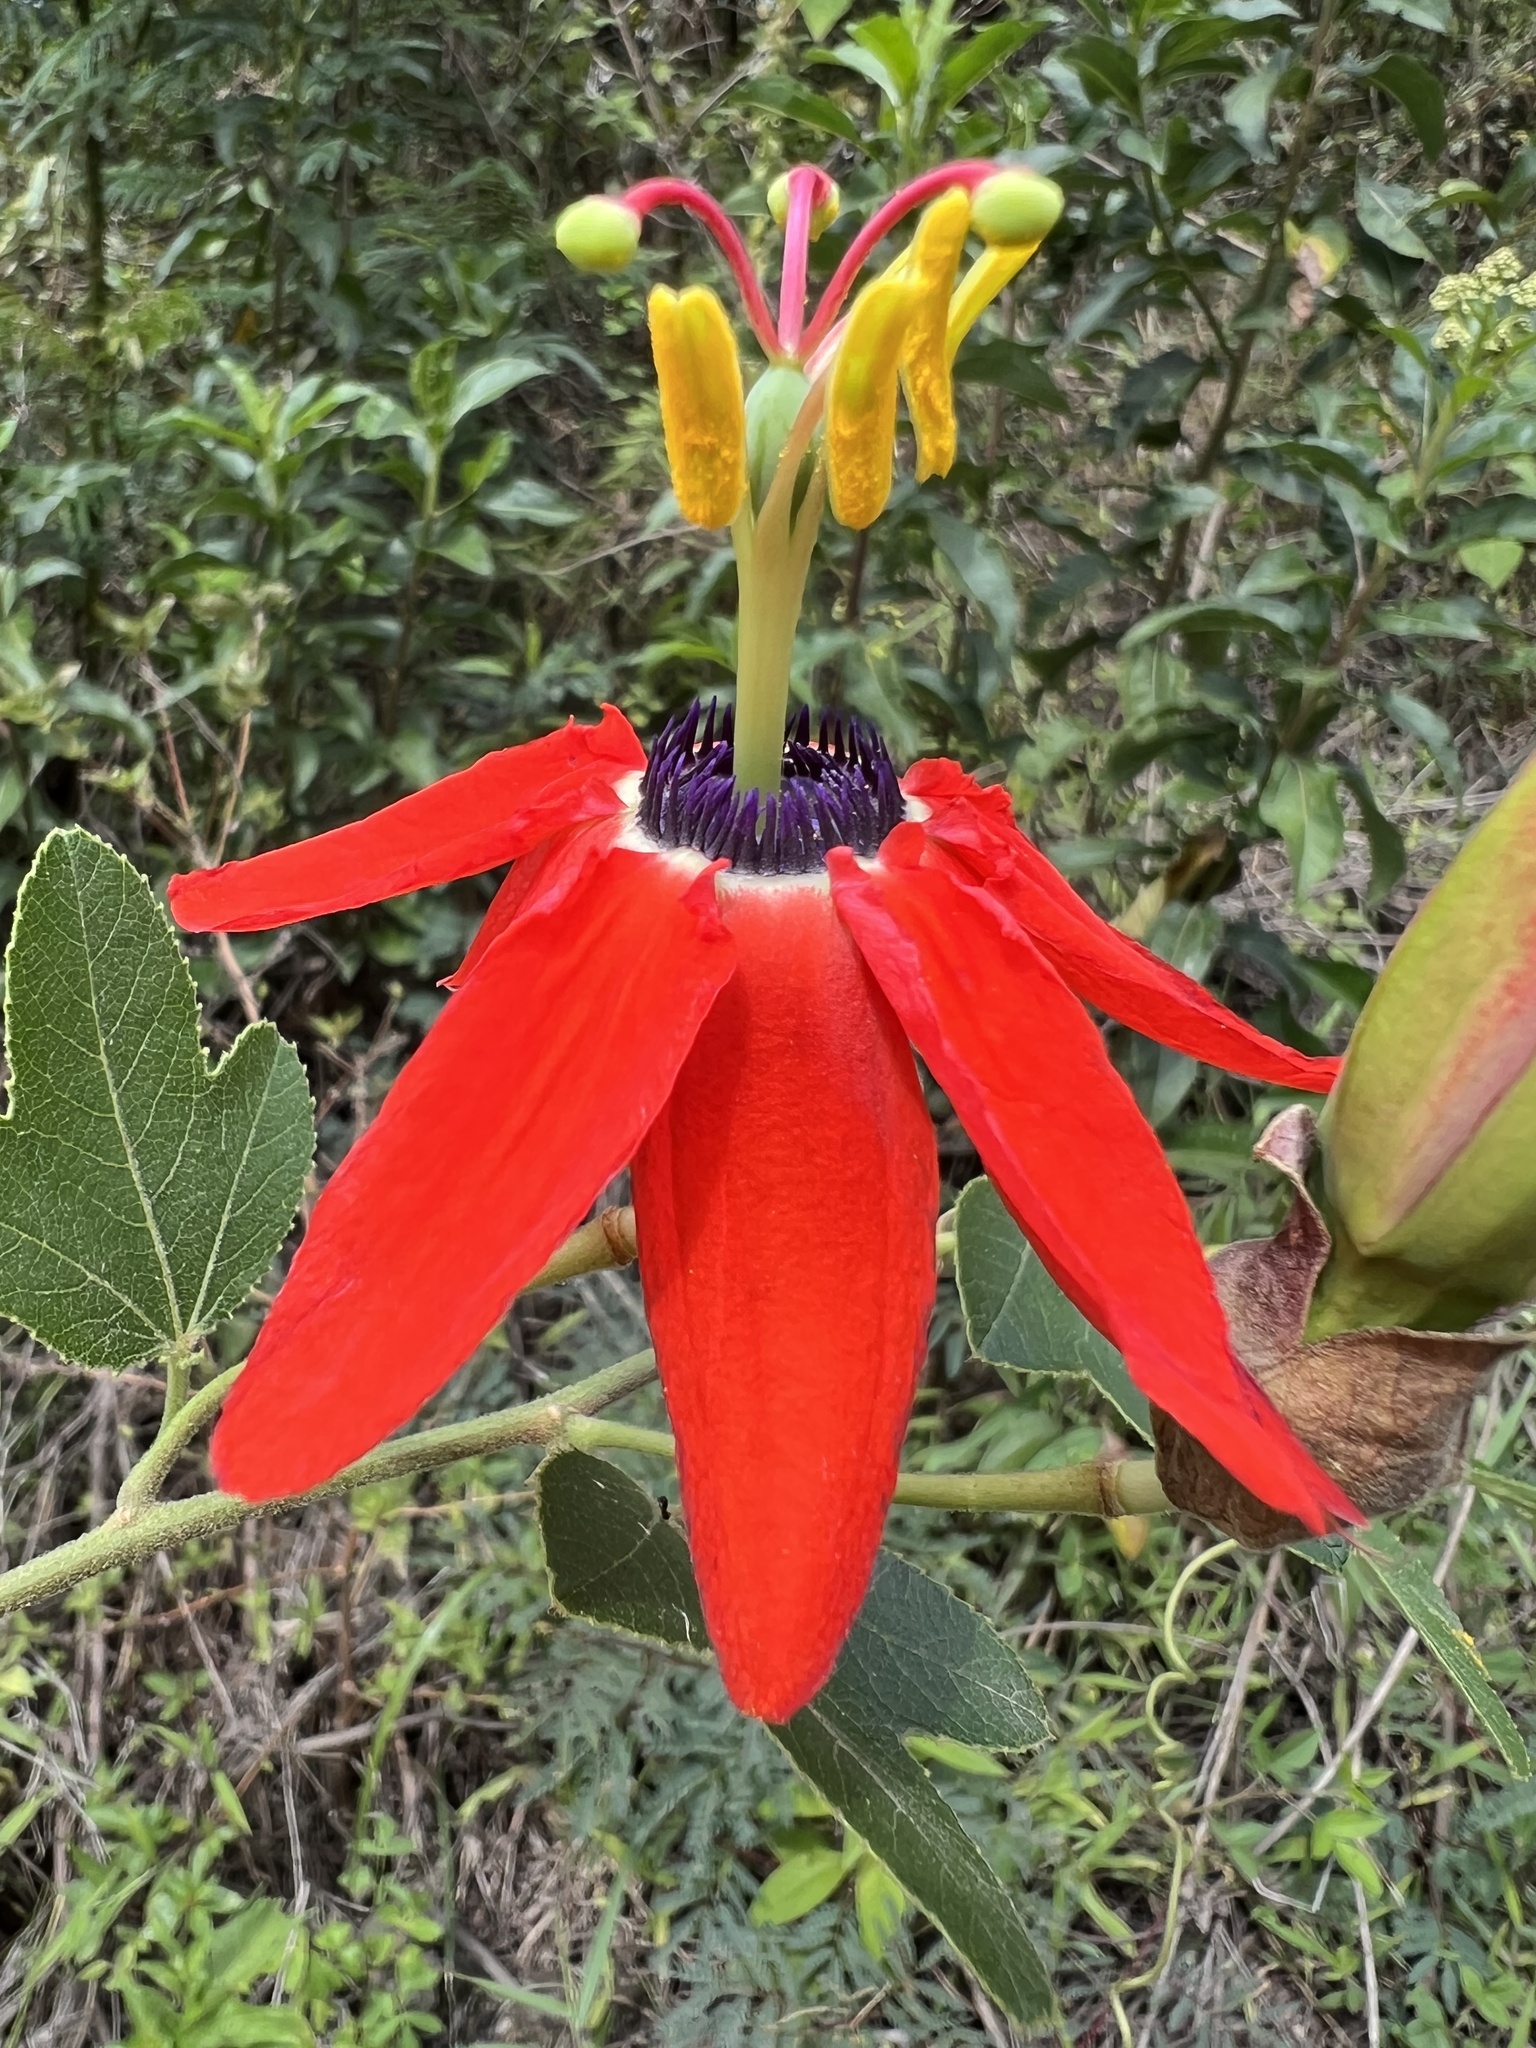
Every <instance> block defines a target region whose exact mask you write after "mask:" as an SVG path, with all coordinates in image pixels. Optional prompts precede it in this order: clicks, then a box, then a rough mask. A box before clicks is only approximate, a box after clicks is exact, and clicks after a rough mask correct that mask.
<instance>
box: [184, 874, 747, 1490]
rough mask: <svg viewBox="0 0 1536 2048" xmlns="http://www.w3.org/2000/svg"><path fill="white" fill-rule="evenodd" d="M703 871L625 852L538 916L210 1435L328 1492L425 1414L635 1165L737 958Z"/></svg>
mask: <svg viewBox="0 0 1536 2048" xmlns="http://www.w3.org/2000/svg"><path fill="white" fill-rule="evenodd" d="M713 873H714V871H713V869H707V868H701V867H700V866H699V864H698V861H697V858H696V857H695V856H689V855H681V856H679V855H665V854H647V853H638V852H631V851H628V850H618V851H615V852H611V853H609V854H608V855H607V857H606V858H605V859H603V860H602V861H600V862H599V863H597V864H596V865H595V866H589V867H588V868H587V871H586V872H585V873H584V874H583V875H582V876H581V878H580V880H579V881H578V882H577V884H576V886H575V887H574V888H573V889H571V890H569V891H568V892H565V891H562V890H560V889H558V888H556V889H554V890H552V891H551V892H550V894H549V895H548V896H547V897H545V898H542V899H540V900H537V901H535V902H534V903H533V904H532V905H531V906H530V907H528V908H527V909H525V912H524V915H523V916H522V917H521V918H520V919H519V920H518V921H517V923H515V924H514V925H513V926H512V927H511V929H510V930H508V931H507V932H505V933H504V934H503V936H502V937H501V938H500V940H498V942H497V943H496V945H495V946H494V947H493V948H492V949H491V950H490V951H489V952H488V953H487V954H486V955H485V957H484V958H483V960H482V961H481V962H480V964H479V966H478V967H477V968H476V971H475V973H474V975H473V976H472V978H471V979H470V980H469V981H468V982H467V983H466V984H465V986H464V987H463V988H462V989H460V990H459V991H458V993H457V994H456V995H454V996H452V997H450V999H449V1001H448V1004H447V1007H446V1008H445V1009H444V1011H443V1013H442V1015H441V1017H439V1019H438V1021H437V1022H436V1024H434V1025H433V1027H432V1029H431V1031H430V1032H429V1033H428V1035H427V1038H426V1040H425V1041H424V1043H423V1044H422V1047H421V1049H420V1051H419V1052H418V1053H417V1054H416V1056H415V1057H414V1058H413V1059H412V1060H411V1061H410V1062H409V1064H408V1065H407V1066H406V1068H405V1070H404V1072H403V1073H402V1074H401V1076H400V1078H399V1080H398V1081H397V1082H396V1083H395V1085H394V1087H393V1088H392V1089H391V1090H390V1093H389V1095H388V1096H387V1098H386V1099H385V1103H384V1107H383V1108H382V1109H381V1110H380V1112H379V1114H378V1116H377V1117H376V1118H375V1120H374V1122H373V1123H372V1124H371V1125H370V1127H369V1129H368V1130H367V1131H366V1132H365V1134H364V1135H363V1137H361V1138H360V1139H359V1140H358V1142H357V1144H356V1145H354V1146H353V1148H352V1150H351V1151H350V1152H349V1153H348V1154H347V1157H346V1158H345V1159H344V1160H343V1161H342V1163H341V1165H340V1167H339V1168H338V1169H337V1170H336V1172H335V1173H334V1174H333V1175H332V1176H331V1178H330V1181H329V1182H328V1183H327V1185H326V1187H325V1190H324V1192H323V1193H322V1194H321V1196H320V1199H319V1201H318V1202H317V1203H316V1204H315V1209H314V1214H313V1216H312V1217H311V1219H310V1224H309V1229H308V1231H307V1233H306V1235H305V1238H304V1242H303V1244H302V1245H301V1246H300V1248H299V1252H298V1256H297V1257H296V1258H295V1260H294V1262H293V1268H292V1270H291V1272H290V1273H289V1275H288V1279H287V1282H286V1284H285V1285H284V1287H283V1289H282V1292H281V1293H280V1294H279V1295H278V1298H277V1301H276V1304H275V1305H274V1307H273V1309H272V1312H271V1314H270V1315H269V1316H268V1318H267V1320H266V1323H265V1324H264V1325H263V1327H262V1331H261V1335H260V1337H259V1338H258V1339H257V1342H256V1348H255V1350H254V1351H253V1352H252V1354H251V1359H250V1363H249V1364H248V1365H247V1366H246V1369H245V1371H244V1372H243V1373H242V1374H241V1375H240V1378H239V1380H238V1381H237V1382H236V1384H235V1388H234V1391H233V1393H232V1394H231V1395H230V1397H229V1400H228V1402H227V1403H226V1405H225V1408H224V1414H223V1417H222V1419H221V1421H220V1423H219V1426H218V1428H217V1429H216V1430H215V1432H214V1437H213V1466H214V1471H215V1473H216V1474H217V1475H218V1479H219V1482H220V1484H221V1485H223V1486H226V1487H228V1488H229V1489H230V1490H231V1491H232V1492H234V1493H240V1494H244V1495H245V1496H246V1497H247V1498H248V1499H251V1500H268V1499H272V1498H274V1497H276V1496H279V1495H283V1494H288V1493H296V1492H300V1491H302V1490H303V1489H304V1488H306V1487H310V1486H315V1485H318V1484H319V1483H320V1482H321V1481H322V1480H325V1479H328V1478H329V1477H330V1476H331V1475H332V1474H333V1473H334V1472H337V1471H339V1470H340V1468H341V1467H342V1466H343V1465H346V1464H349V1463H350V1462H351V1461H352V1460H353V1459H354V1458H356V1457H359V1456H360V1455H361V1454H362V1453H363V1452H364V1451H366V1450H369V1449H371V1448H372V1446H373V1445H374V1444H376V1443H378V1442H379V1441H380V1440H381V1439H382V1438H383V1437H386V1436H388V1435H389V1433H390V1432H391V1430H394V1429H396V1428H398V1427H399V1425H400V1424H401V1423H402V1422H404V1421H406V1420H407V1418H408V1417H410V1416H411V1415H413V1414H414V1413H415V1412H416V1410H417V1409H418V1408H419V1407H420V1406H421V1404H422V1403H423V1402H424V1401H425V1400H426V1399H427V1398H428V1396H429V1395H431V1394H433V1393H435V1392H436V1391H437V1389H438V1388H439V1387H440V1386H441V1385H442V1384H443V1382H444V1381H445V1380H446V1379H448V1377H449V1376H450V1374H452V1373H453V1372H454V1371H455V1369H456V1368H457V1367H458V1366H460V1365H461V1364H462V1363H463V1362H464V1360H465V1359H466V1358H467V1357H468V1356H469V1355H470V1353H471V1352H472V1351H473V1350H474V1349H475V1347H476V1346H477V1345H478V1344H479V1342H480V1340H481V1339H482V1338H483V1337H484V1335H485V1333H486V1331H487V1330H488V1329H490V1327H491V1326H492V1324H493V1323H494V1322H495V1321H496V1320H497V1318H498V1317H499V1316H500V1315H502V1314H503V1313H504V1311H505V1310H506V1307H507V1305H508V1303H509V1302H510V1301H511V1299H512V1297H513V1296H514V1295H515V1294H516V1293H517V1291H518V1289H519V1288H520V1287H521V1286H523V1285H524V1283H525V1282H526V1281H527V1280H528V1279H530V1278H531V1277H532V1275H533V1274H534V1273H536V1272H537V1271H538V1270H539V1268H540V1267H541V1266H542V1265H543V1264H544V1263H545V1261H546V1260H547V1259H548V1257H549V1255H550V1253H551V1252H552V1251H554V1249H555V1247H556V1246H557V1245H558V1244H559V1243H560V1242H561V1240H562V1239H563V1238H565V1237H566V1236H568V1235H569V1233H570V1232H571V1230H572V1229H574V1227H575V1226H576V1224H577V1223H579V1222H580V1220H581V1218H582V1217H583V1216H584V1215H585V1214H586V1212H587V1210H588V1209H589V1207H590V1206H591V1204H592V1202H593V1200H594V1198H595V1197H596V1195H597V1194H598V1192H599V1191H600V1190H601V1189H602V1187H603V1186H604V1185H605V1184H606V1183H607V1182H608V1181H609V1180H610V1179H611V1178H612V1177H613V1175H614V1174H615V1173H617V1172H618V1171H619V1169H620V1168H621V1167H622V1166H624V1165H625V1164H627V1162H628V1161H629V1159H630V1157H631V1156H632V1154H633V1152H634V1149H635V1147H636V1145H637V1144H638V1143H639V1142H640V1138H641V1136H642V1134H643V1133H644V1131H645V1130H646V1128H647V1126H648V1125H649V1124H650V1123H651V1122H652V1120H653V1119H654V1118H655V1116H656V1115H657V1113H658V1112H659V1111H660V1109H661V1107H662V1105H663V1103H664V1102H665V1101H666V1099H667V1095H668V1093H669V1092H670V1090H671V1087H672V1084H673V1081H674V1079H675V1077H676V1074H677V1071H678V1068H679V1067H680V1066H681V1065H682V1063H683V1060H684V1059H685V1057H686V1055H687V1052H688V1048H689V1047H690V1045H691V1044H692V1043H693V1040H694V1036H695V1034H696V1032H697V1031H698V1028H699V1025H700V1023H701V1022H702V1020H703V1018H704V1017H705V1015H706V1014H707V1012H708V1010H709V1007H710V1005H711V1003H713V1002H714V1000H715V997H716V995H717V994H718V993H719V991H720V989H721V988H722V987H723V986H724V985H725V983H726V982H727V981H728V980H729V978H730V975H731V973H732V971H733V968H734V963H735V949H734V947H733V946H732V944H731V941H730V938H729V936H728V934H727V933H726V931H725V928H724V926H723V925H722V924H721V922H720V918H719V915H718V913H717V911H716V909H715V903H714V883H713Z"/></svg>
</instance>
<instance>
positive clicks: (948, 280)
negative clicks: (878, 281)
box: [901, 186, 971, 483]
mask: <svg viewBox="0 0 1536 2048" xmlns="http://www.w3.org/2000/svg"><path fill="white" fill-rule="evenodd" d="M970 219H971V201H970V195H969V194H968V193H967V192H965V191H964V190H963V189H962V188H961V187H959V186H956V187H955V188H954V189H953V190H952V191H949V192H946V193H944V194H943V196H942V197H941V198H938V199H936V200H935V201H934V202H933V204H932V206H930V207H929V208H928V210H927V211H926V213H924V215H923V217H922V219H921V221H919V223H918V228H917V233H916V234H915V235H914V236H913V238H912V247H911V248H910V250H909V251H908V252H907V256H906V260H905V262H904V263H903V265H902V275H903V276H904V277H905V278H906V279H907V280H908V281H909V282H910V283H911V284H912V286H913V287H914V288H915V291H916V295H917V296H916V303H915V305H914V307H913V311H912V319H911V322H910V324H909V326H908V328H907V335H906V341H905V343H904V344H903V347H902V352H901V381H902V383H903V385H904V386H905V387H906V393H907V411H908V412H909V413H910V414H911V415H912V425H913V428H914V429H915V431H916V434H917V478H918V482H919V483H921V482H922V480H923V478H924V477H926V476H946V475H948V473H949V467H950V464H951V463H952V462H953V461H954V459H955V394H954V388H953V386H952V385H951V383H950V377H949V363H950V358H949V353H948V347H947V335H948V323H949V301H950V296H951V294H952V293H953V291H954V289H955V278H956V275H957V274H958V272H959V269H960V257H961V254H962V253H963V251H964V249H965V237H966V231H967V229H968V228H969V226H970Z"/></svg>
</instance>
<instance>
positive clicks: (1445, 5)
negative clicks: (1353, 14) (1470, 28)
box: [1365, 0, 1452, 35]
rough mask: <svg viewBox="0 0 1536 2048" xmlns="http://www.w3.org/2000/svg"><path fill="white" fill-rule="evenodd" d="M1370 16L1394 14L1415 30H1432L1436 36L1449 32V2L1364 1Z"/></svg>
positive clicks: (1432, 0)
mask: <svg viewBox="0 0 1536 2048" xmlns="http://www.w3.org/2000/svg"><path fill="white" fill-rule="evenodd" d="M1365 4H1366V6H1367V7H1368V8H1369V9H1370V11H1371V13H1372V14H1394V15H1396V17H1397V19H1398V20H1399V21H1406V22H1411V23H1412V25H1413V26H1414V27H1415V28H1429V29H1433V30H1434V31H1435V32H1436V34H1437V35H1449V34H1450V32H1451V21H1452V17H1451V0H1365Z"/></svg>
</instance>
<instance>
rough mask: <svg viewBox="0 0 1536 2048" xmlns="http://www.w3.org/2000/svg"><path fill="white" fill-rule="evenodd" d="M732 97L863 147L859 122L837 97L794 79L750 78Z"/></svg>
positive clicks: (739, 102) (739, 104)
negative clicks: (837, 100) (827, 94)
mask: <svg viewBox="0 0 1536 2048" xmlns="http://www.w3.org/2000/svg"><path fill="white" fill-rule="evenodd" d="M732 98H733V99H734V100H735V101H736V103H737V105H738V106H743V107H760V108H761V109H762V110H763V112H764V113H767V114H778V115H780V116H782V117H783V118H784V119H785V120H789V121H798V122H800V124H801V125H802V127H806V128H819V129H820V130H821V131H822V132H823V134H826V135H835V136H836V137H837V138H838V140H839V141H840V142H851V143H853V144H854V146H855V147H856V148H859V149H862V148H863V146H864V141H863V137H862V136H861V135H860V133H859V129H858V124H857V122H856V121H854V120H853V118H852V117H851V115H849V114H846V113H845V112H844V111H843V109H842V108H841V107H840V106H839V105H838V104H837V102H836V100H829V99H827V98H826V97H825V96H824V95H823V94H821V93H819V92H811V91H809V90H808V89H807V87H805V86H803V85H800V84H797V83H796V81H795V80H794V79H792V78H755V79H751V80H749V81H748V83H747V84H745V85H741V86H738V87H737V89H736V91H735V93H734V94H733V95H732Z"/></svg>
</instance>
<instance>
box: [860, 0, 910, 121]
mask: <svg viewBox="0 0 1536 2048" xmlns="http://www.w3.org/2000/svg"><path fill="white" fill-rule="evenodd" d="M851 34H852V36H853V40H854V42H855V43H856V44H858V46H859V47H860V48H861V49H864V50H868V51H869V53H870V55H871V56H873V57H876V58H878V59H879V61H880V63H882V64H883V65H884V66H885V69H886V71H887V72H888V73H889V74H890V77H891V79H892V81H893V82H894V84H895V87H896V101H897V103H898V104H900V103H901V102H902V101H904V100H909V99H911V97H912V95H913V93H915V92H916V90H917V81H918V75H919V72H920V69H921V66H920V64H919V61H918V55H917V45H916V44H915V43H914V42H913V40H912V36H911V33H910V31H909V30H908V28H907V25H906V23H905V22H904V21H903V20H902V19H901V17H900V15H898V14H875V15H871V16H870V18H869V20H868V21H860V22H855V23H854V26H853V28H852V30H851Z"/></svg>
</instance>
